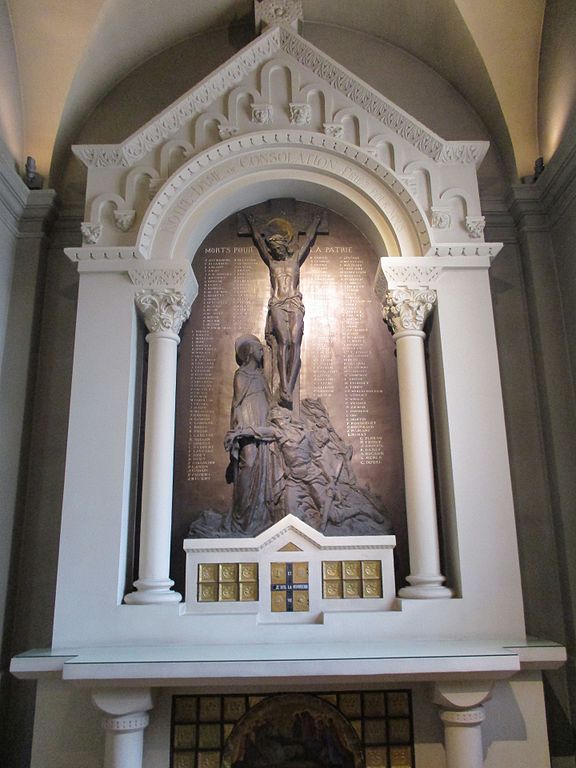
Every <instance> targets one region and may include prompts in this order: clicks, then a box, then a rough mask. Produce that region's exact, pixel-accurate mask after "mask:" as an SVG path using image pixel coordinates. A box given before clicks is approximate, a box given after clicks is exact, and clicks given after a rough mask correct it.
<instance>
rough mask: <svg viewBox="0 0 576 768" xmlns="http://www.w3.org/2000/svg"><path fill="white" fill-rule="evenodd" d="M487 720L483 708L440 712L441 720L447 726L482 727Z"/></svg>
mask: <svg viewBox="0 0 576 768" xmlns="http://www.w3.org/2000/svg"><path fill="white" fill-rule="evenodd" d="M485 719H486V714H485V712H484V709H483V708H482V707H476V708H475V709H462V710H454V709H443V710H441V711H440V720H442V722H443V723H444V724H445V725H462V726H470V725H480V724H481V723H483V722H484V720H485Z"/></svg>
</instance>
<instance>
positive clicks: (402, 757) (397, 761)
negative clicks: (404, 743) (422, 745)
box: [390, 747, 412, 768]
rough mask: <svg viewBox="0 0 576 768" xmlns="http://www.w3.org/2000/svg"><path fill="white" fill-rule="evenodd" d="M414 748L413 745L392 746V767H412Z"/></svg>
mask: <svg viewBox="0 0 576 768" xmlns="http://www.w3.org/2000/svg"><path fill="white" fill-rule="evenodd" d="M411 766H412V749H411V747H391V748H390V768H411Z"/></svg>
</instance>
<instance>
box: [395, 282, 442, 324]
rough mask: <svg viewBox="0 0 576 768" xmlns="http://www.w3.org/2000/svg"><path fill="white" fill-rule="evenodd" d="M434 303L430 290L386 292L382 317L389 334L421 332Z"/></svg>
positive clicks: (407, 289) (402, 289)
mask: <svg viewBox="0 0 576 768" xmlns="http://www.w3.org/2000/svg"><path fill="white" fill-rule="evenodd" d="M435 302H436V291H432V290H430V288H424V289H423V288H394V289H393V290H391V291H386V294H385V296H384V304H383V307H382V317H383V318H384V322H385V323H386V325H387V326H388V328H389V329H390V332H391V333H399V332H400V331H421V330H422V329H423V328H424V323H425V322H426V318H427V317H428V315H429V314H430V312H431V311H432V309H433V308H434V304H435Z"/></svg>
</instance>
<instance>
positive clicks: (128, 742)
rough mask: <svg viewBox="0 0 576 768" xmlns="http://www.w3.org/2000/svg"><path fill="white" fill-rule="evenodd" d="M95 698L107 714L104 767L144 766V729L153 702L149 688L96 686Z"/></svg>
mask: <svg viewBox="0 0 576 768" xmlns="http://www.w3.org/2000/svg"><path fill="white" fill-rule="evenodd" d="M92 702H93V703H94V705H95V706H96V707H97V709H99V710H100V712H102V713H103V715H104V717H103V718H102V728H103V730H104V732H105V734H106V744H105V749H104V768H142V756H143V749H144V729H145V728H146V726H147V725H148V723H149V715H148V712H149V710H151V709H152V708H153V706H154V704H153V701H152V694H151V691H150V689H149V688H118V689H112V688H103V689H96V690H94V691H93V692H92Z"/></svg>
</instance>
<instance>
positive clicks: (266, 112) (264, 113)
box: [250, 104, 272, 125]
mask: <svg viewBox="0 0 576 768" xmlns="http://www.w3.org/2000/svg"><path fill="white" fill-rule="evenodd" d="M250 106H251V108H252V122H253V123H257V124H258V125H268V124H270V123H271V122H272V104H251V105H250Z"/></svg>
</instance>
